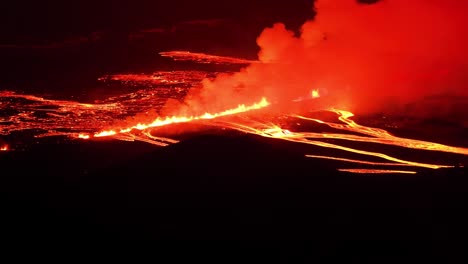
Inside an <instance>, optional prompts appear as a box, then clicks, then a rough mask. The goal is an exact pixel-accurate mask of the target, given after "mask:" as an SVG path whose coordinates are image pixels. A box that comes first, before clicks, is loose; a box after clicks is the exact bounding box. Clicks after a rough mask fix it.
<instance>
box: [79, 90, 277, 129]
mask: <svg viewBox="0 0 468 264" xmlns="http://www.w3.org/2000/svg"><path fill="white" fill-rule="evenodd" d="M269 105H270V103H269V102H268V101H267V99H266V98H262V100H261V101H260V102H258V103H254V104H252V105H248V106H246V105H244V104H241V105H238V106H237V107H236V108H233V109H229V110H225V111H223V112H219V113H214V114H210V113H205V114H203V115H200V116H189V117H185V116H172V117H166V118H159V117H158V118H157V119H156V120H154V121H153V122H151V123H149V124H137V125H135V126H131V127H128V128H124V129H121V130H120V131H116V130H108V131H102V132H99V133H96V134H94V137H97V138H99V137H108V136H114V135H117V134H118V133H128V132H131V131H132V130H134V129H136V130H146V129H149V128H154V127H161V126H167V125H170V124H178V123H187V122H192V121H196V120H209V119H214V118H218V117H223V116H229V115H234V114H240V113H245V112H248V111H252V110H258V109H262V108H265V107H267V106H269ZM86 136H87V135H83V134H81V135H80V136H79V137H80V138H85V137H86Z"/></svg>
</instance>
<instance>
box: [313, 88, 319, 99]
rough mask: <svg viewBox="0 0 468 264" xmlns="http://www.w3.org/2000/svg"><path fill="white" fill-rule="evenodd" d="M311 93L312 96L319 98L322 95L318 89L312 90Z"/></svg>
mask: <svg viewBox="0 0 468 264" xmlns="http://www.w3.org/2000/svg"><path fill="white" fill-rule="evenodd" d="M311 94H312V98H319V97H320V93H319V90H318V89H315V90H312V93H311Z"/></svg>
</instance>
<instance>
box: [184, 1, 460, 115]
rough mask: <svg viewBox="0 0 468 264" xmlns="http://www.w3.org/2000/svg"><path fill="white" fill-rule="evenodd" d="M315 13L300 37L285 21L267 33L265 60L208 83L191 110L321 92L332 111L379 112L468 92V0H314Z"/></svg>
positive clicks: (262, 41) (190, 102)
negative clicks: (361, 0)
mask: <svg viewBox="0 0 468 264" xmlns="http://www.w3.org/2000/svg"><path fill="white" fill-rule="evenodd" d="M315 9H316V13H317V15H316V16H315V18H314V19H313V20H311V21H307V22H306V23H305V24H304V25H303V26H302V28H301V30H300V34H299V35H298V36H297V35H296V34H295V33H294V32H291V31H288V30H287V29H286V28H285V26H284V25H283V24H281V23H278V24H275V25H273V26H272V27H271V28H267V29H265V30H264V32H263V33H262V34H261V35H260V36H259V37H258V39H257V43H258V45H259V46H260V48H261V51H260V52H259V55H258V56H259V60H260V61H261V62H262V63H259V64H252V65H250V66H248V67H246V68H245V69H243V70H242V71H241V72H239V73H236V74H234V75H222V76H219V77H218V78H216V79H215V80H214V81H208V80H206V81H204V83H203V88H202V89H201V90H200V91H198V92H197V93H196V94H192V95H191V96H189V97H188V98H187V100H186V104H187V106H188V107H189V108H197V107H200V106H202V107H203V108H204V109H206V107H208V108H209V109H208V110H210V109H211V108H213V109H225V108H226V107H227V106H232V105H236V104H238V103H251V102H254V101H257V100H258V99H259V98H261V97H262V96H265V97H267V98H268V99H269V100H270V101H272V102H276V103H278V105H280V106H281V105H286V104H287V103H289V102H291V101H292V100H294V99H295V98H300V97H304V96H307V95H309V94H310V91H311V90H312V89H320V92H321V94H322V97H323V100H326V101H327V103H328V104H329V106H336V107H343V108H347V109H350V110H354V111H374V110H375V111H377V110H378V111H381V110H382V109H384V108H388V107H389V106H398V105H405V104H407V103H409V102H415V101H417V100H421V99H423V98H427V97H430V96H442V95H443V96H447V95H452V96H467V95H468V87H467V86H468V71H467V70H468V55H467V54H468V52H467V49H468V27H467V26H466V25H467V24H466V21H465V16H466V14H467V12H468V2H467V1H466V0H383V1H379V2H378V3H376V4H372V5H368V4H359V3H358V2H357V1H356V0H317V1H316V2H315ZM321 100H322V99H321Z"/></svg>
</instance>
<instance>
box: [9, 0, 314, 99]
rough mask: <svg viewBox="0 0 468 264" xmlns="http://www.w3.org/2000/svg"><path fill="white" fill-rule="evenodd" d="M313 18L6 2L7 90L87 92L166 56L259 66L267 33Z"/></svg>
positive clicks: (246, 10)
mask: <svg viewBox="0 0 468 264" xmlns="http://www.w3.org/2000/svg"><path fill="white" fill-rule="evenodd" d="M313 15H314V14H313V0H291V1H252V0H237V1H219V0H197V1H190V0H168V1H158V0H132V1H129V0H125V1H123V0H112V1H111V0H94V1H89V0H79V1H62V0H44V1H33V0H14V1H1V2H0V33H1V34H0V89H19V90H30V89H37V88H41V89H46V90H47V89H49V88H50V89H53V90H57V89H75V88H76V87H79V88H80V89H81V87H83V86H88V85H90V84H89V83H91V82H92V81H94V80H96V78H98V77H100V76H102V75H103V74H112V73H122V72H148V71H152V70H153V69H154V70H156V69H157V68H158V67H160V66H161V65H162V67H164V63H167V61H162V60H161V59H160V58H158V56H157V53H158V52H159V51H167V50H190V51H194V52H205V53H211V54H217V55H227V56H237V57H244V58H249V59H255V58H256V54H257V52H258V47H257V45H256V38H257V37H258V35H259V34H260V33H261V32H262V30H263V29H264V28H265V27H269V26H271V25H273V24H274V23H276V22H283V23H285V24H286V26H287V27H288V28H290V29H292V30H296V31H297V30H298V29H299V27H300V25H302V23H304V21H306V20H307V19H310V18H312V17H313ZM70 80H72V82H70ZM80 81H81V82H86V83H84V84H83V83H80ZM72 86H74V87H75V88H70V87H72ZM63 87H67V88H63Z"/></svg>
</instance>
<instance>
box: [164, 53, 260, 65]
mask: <svg viewBox="0 0 468 264" xmlns="http://www.w3.org/2000/svg"><path fill="white" fill-rule="evenodd" d="M159 55H161V56H163V57H170V58H172V59H173V60H175V61H192V62H197V63H205V64H211V63H212V64H251V63H258V61H253V60H245V59H239V58H232V57H223V56H215V55H209V54H204V53H194V52H190V51H166V52H160V53H159Z"/></svg>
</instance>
